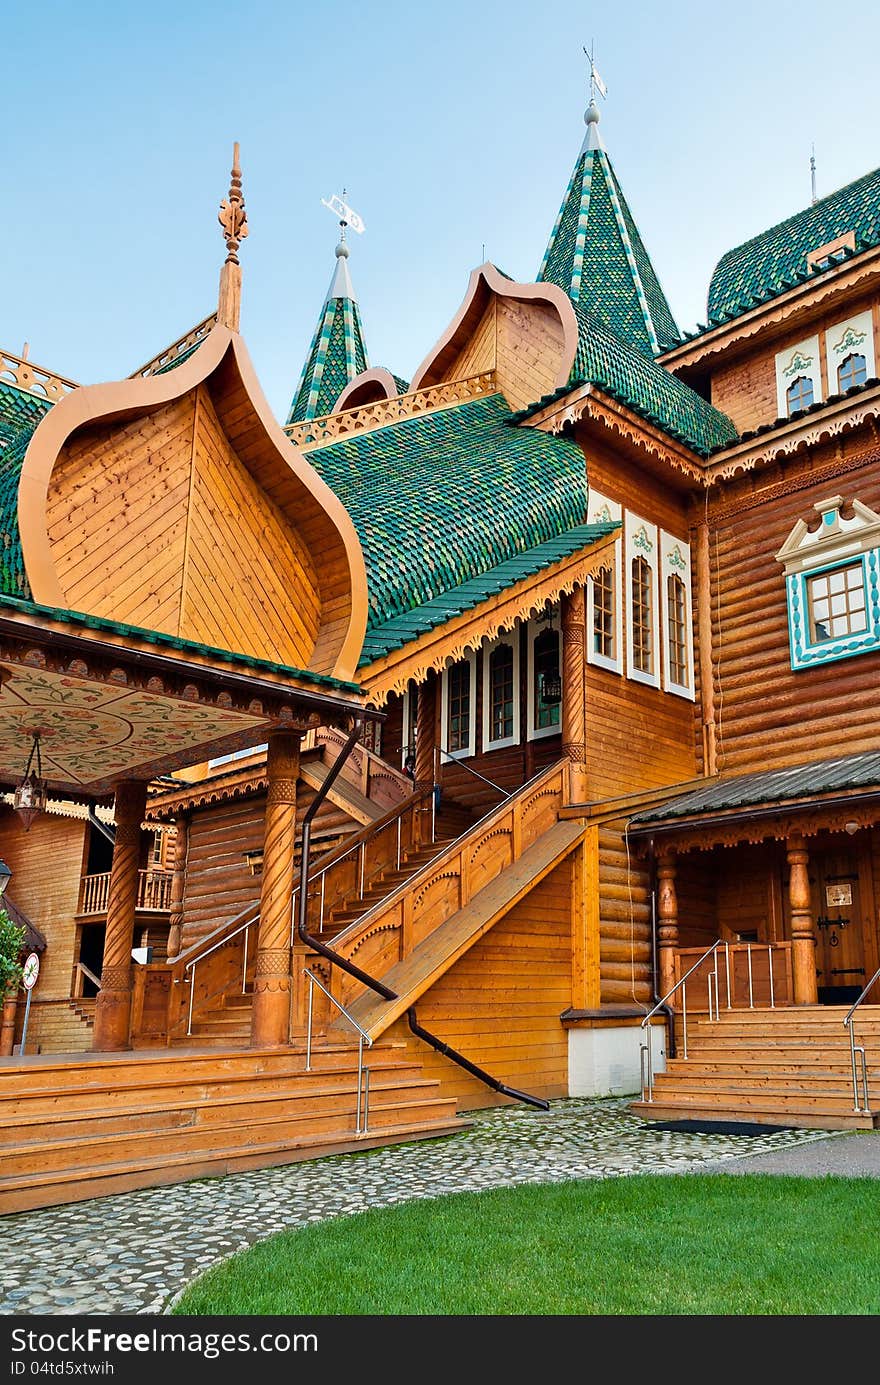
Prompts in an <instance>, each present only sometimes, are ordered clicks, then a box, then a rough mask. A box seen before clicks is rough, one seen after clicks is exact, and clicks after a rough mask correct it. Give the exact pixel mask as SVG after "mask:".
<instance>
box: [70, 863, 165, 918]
mask: <svg viewBox="0 0 880 1385" xmlns="http://www.w3.org/2000/svg"><path fill="white" fill-rule="evenodd" d="M172 874H173V872H172V871H170V870H139V871H138V889H137V904H136V906H135V907H136V908H137V909H144V910H155V911H156V912H158V913H167V912H168V910H169V909H170V908H171V878H172ZM109 898H110V872H109V870H105V871H102V872H101V873H100V874H99V875H84V876H83V877H82V879H81V881H80V891H79V913H81V914H106V912H107V901H108V900H109Z"/></svg>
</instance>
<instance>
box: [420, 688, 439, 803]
mask: <svg viewBox="0 0 880 1385" xmlns="http://www.w3.org/2000/svg"><path fill="white" fill-rule="evenodd" d="M436 701H437V675H436V674H435V673H433V672H430V673H428V674H427V675H426V677H425V681H424V683H420V684H419V701H418V707H417V709H416V783H417V784H433V783H434V759H435V756H434V747H435V739H436V738H435V734H434V730H435V725H436V716H435V710H436V708H435V704H436Z"/></svg>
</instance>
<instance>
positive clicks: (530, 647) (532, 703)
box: [526, 609, 562, 741]
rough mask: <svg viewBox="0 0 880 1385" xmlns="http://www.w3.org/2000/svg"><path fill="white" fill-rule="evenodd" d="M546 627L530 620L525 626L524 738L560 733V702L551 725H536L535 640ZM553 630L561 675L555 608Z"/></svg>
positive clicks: (560, 637)
mask: <svg viewBox="0 0 880 1385" xmlns="http://www.w3.org/2000/svg"><path fill="white" fill-rule="evenodd" d="M546 629H548V626H547V623H546V621H539V620H530V621H529V623H528V626H527V628H526V716H527V717H528V725H527V727H526V740H529V741H540V740H543V739H544V738H545V737H546V736H561V735H562V703H561V702H560V704H559V720H558V721H557V722H554V723H553V725H552V726H536V725H535V712H536V711H537V704H536V698H535V641H536V639H537V638H538V636H539V635H543V633H544V631H545V630H546ZM553 632H554V634H555V635H556V638H557V640H558V642H559V676H560V678H561V677H562V626H561V616H560V612H559V610H558V609H557V611H556V613H555V614H554V617H553Z"/></svg>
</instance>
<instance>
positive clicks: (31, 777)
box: [12, 731, 49, 832]
mask: <svg viewBox="0 0 880 1385" xmlns="http://www.w3.org/2000/svg"><path fill="white" fill-rule="evenodd" d="M33 736H34V740H33V745H32V746H31V753H30V755H29V756H28V762H27V764H26V765H25V768H24V778H23V779H22V781H21V783H20V784H19V785H17V787H16V790H15V793H14V794H13V798H12V806H13V808H14V809H15V811H16V812H17V813H18V815H19V817H20V818H21V820H22V822H23V823H24V830H25V832H28V831H30V826H31V823H32V822H33V820H34V818H35V817H37V816H38V815H39V814H40V813H42V812H44V811H45V808H46V802H47V800H48V797H49V794H48V790H47V788H46V781H45V779H44V778H43V761H42V758H41V756H40V733H39V731H35V732H34V733H33Z"/></svg>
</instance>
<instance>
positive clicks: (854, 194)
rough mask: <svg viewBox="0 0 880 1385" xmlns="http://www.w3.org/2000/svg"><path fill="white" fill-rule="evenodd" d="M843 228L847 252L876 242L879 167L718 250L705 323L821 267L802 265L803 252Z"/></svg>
mask: <svg viewBox="0 0 880 1385" xmlns="http://www.w3.org/2000/svg"><path fill="white" fill-rule="evenodd" d="M848 231H852V232H853V235H854V238H855V251H854V252H853V251H850V252H849V253H850V254H853V253H855V254H858V253H859V252H860V251H862V250H866V249H869V248H870V247H872V246H875V245H878V244H880V168H878V169H874V171H873V172H872V173H866V174H865V175H864V177H862V178H858V179H856V181H855V182H854V183H848V184H847V186H846V187H843V188H839V189H838V191H837V192H832V193H829V195H828V196H827V197H822V198H820V199H819V201H818V202H815V203H814V204H813V205H812V206H810V207H807V208H806V209H805V210H804V211H801V212H797V213H796V214H795V215H794V216H790V217H789V218H788V219H787V220H786V221H781V222H780V223H779V224H778V225H777V226H772V227H771V228H770V229H769V230H768V231H763V232H762V233H761V235H759V236H755V237H753V239H752V240H749V241H746V242H745V244H744V245H740V246H737V248H736V249H734V250H728V252H727V254H726V255H722V257H721V259H720V260H719V261H718V264H717V265H716V266H715V271H714V273H713V275H712V279H711V281H710V283H709V295H708V305H707V310H708V313H709V326H717V325H718V324H719V323H721V322H723V321H726V320H727V319H728V318H731V317H738V316H739V315H740V313H744V312H746V311H747V310H748V309H749V308H753V307H755V305H756V304H758V303H762V302H764V301H765V300H766V299H769V298H775V297H776V295H777V294H780V293H784V292H785V291H786V290H787V289H790V288H793V287H794V286H795V285H796V284H798V283H800V282H802V281H803V280H804V279H807V278H809V277H810V275H811V274H812V273H821V272H822V269H821V268H818V269H816V270H813V271H810V270H808V269H807V255H808V254H810V253H811V252H812V251H814V250H818V249H819V248H820V247H821V246H823V245H827V244H828V243H829V242H830V241H833V240H836V239H837V238H838V237H839V236H843V235H845V234H846V233H847V232H848Z"/></svg>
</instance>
